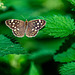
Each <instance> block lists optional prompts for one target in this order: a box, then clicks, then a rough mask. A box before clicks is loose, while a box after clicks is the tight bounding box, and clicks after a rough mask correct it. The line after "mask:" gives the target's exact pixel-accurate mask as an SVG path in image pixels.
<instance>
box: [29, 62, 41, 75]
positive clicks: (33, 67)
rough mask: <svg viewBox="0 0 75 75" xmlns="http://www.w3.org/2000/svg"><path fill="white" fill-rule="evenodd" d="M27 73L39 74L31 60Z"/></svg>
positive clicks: (30, 74)
mask: <svg viewBox="0 0 75 75" xmlns="http://www.w3.org/2000/svg"><path fill="white" fill-rule="evenodd" d="M29 75H40V74H39V72H38V69H37V68H36V66H35V64H34V62H31V67H30V72H29Z"/></svg>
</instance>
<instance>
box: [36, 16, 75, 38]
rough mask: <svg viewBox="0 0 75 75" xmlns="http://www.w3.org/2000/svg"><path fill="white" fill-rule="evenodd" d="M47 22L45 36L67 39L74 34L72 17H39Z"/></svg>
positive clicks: (44, 30)
mask: <svg viewBox="0 0 75 75" xmlns="http://www.w3.org/2000/svg"><path fill="white" fill-rule="evenodd" d="M37 18H38V19H39V18H40V19H44V20H45V21H46V25H45V28H43V29H42V31H43V33H44V34H48V35H50V36H54V37H65V36H68V35H69V34H72V33H73V32H74V29H75V26H74V20H73V19H71V18H70V17H65V16H61V15H54V16H47V17H45V18H44V17H41V16H40V17H37Z"/></svg>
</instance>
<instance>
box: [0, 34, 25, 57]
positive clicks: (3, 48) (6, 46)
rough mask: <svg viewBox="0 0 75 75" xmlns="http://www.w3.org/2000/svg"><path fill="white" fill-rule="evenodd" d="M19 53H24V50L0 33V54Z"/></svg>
mask: <svg viewBox="0 0 75 75" xmlns="http://www.w3.org/2000/svg"><path fill="white" fill-rule="evenodd" d="M20 53H22V54H24V53H25V50H24V49H23V48H22V47H21V46H20V45H19V44H13V43H12V42H11V41H10V39H8V38H6V37H5V36H3V35H0V56H4V55H7V54H20Z"/></svg>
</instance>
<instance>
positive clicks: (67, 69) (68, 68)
mask: <svg viewBox="0 0 75 75" xmlns="http://www.w3.org/2000/svg"><path fill="white" fill-rule="evenodd" d="M59 71H60V74H61V75H75V62H71V63H67V64H63V66H62V67H61V68H60V70H59Z"/></svg>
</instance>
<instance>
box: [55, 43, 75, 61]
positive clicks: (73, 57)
mask: <svg viewBox="0 0 75 75" xmlns="http://www.w3.org/2000/svg"><path fill="white" fill-rule="evenodd" d="M54 60H55V61H56V62H71V61H75V43H74V44H73V45H72V47H71V48H69V49H68V50H67V51H66V52H63V53H61V54H57V55H55V56H54Z"/></svg>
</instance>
